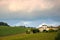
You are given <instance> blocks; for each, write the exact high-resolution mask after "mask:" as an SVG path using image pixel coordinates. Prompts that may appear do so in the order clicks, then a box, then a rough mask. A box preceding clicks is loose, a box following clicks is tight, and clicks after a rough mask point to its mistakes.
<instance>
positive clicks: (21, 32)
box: [0, 26, 57, 40]
mask: <svg viewBox="0 0 60 40" xmlns="http://www.w3.org/2000/svg"><path fill="white" fill-rule="evenodd" d="M26 30H27V29H26V28H24V27H7V26H0V40H55V37H56V35H57V32H51V33H49V32H48V33H45V32H43V33H34V34H33V33H31V34H26V33H25V32H26Z"/></svg>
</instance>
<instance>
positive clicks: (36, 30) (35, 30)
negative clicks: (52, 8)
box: [31, 29, 39, 33]
mask: <svg viewBox="0 0 60 40" xmlns="http://www.w3.org/2000/svg"><path fill="white" fill-rule="evenodd" d="M31 31H32V32H33V33H38V32H39V30H38V29H32V30H31Z"/></svg>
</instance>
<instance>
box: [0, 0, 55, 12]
mask: <svg viewBox="0 0 60 40" xmlns="http://www.w3.org/2000/svg"><path fill="white" fill-rule="evenodd" d="M1 5H4V6H6V7H7V9H8V10H10V11H27V12H32V11H33V10H35V9H36V8H38V9H40V10H47V9H52V8H53V7H54V6H55V1H53V2H51V1H48V0H46V1H45V0H1V1H0V6H1Z"/></svg>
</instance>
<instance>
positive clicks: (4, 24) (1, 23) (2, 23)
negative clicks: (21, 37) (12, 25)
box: [0, 22, 9, 26]
mask: <svg viewBox="0 0 60 40" xmlns="http://www.w3.org/2000/svg"><path fill="white" fill-rule="evenodd" d="M0 26H9V25H8V24H7V23H4V22H0Z"/></svg>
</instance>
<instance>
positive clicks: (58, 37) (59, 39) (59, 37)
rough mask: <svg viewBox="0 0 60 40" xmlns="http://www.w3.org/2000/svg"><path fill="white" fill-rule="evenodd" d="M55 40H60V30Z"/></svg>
mask: <svg viewBox="0 0 60 40" xmlns="http://www.w3.org/2000/svg"><path fill="white" fill-rule="evenodd" d="M55 40H60V30H59V31H58V34H57V36H56V38H55Z"/></svg>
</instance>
